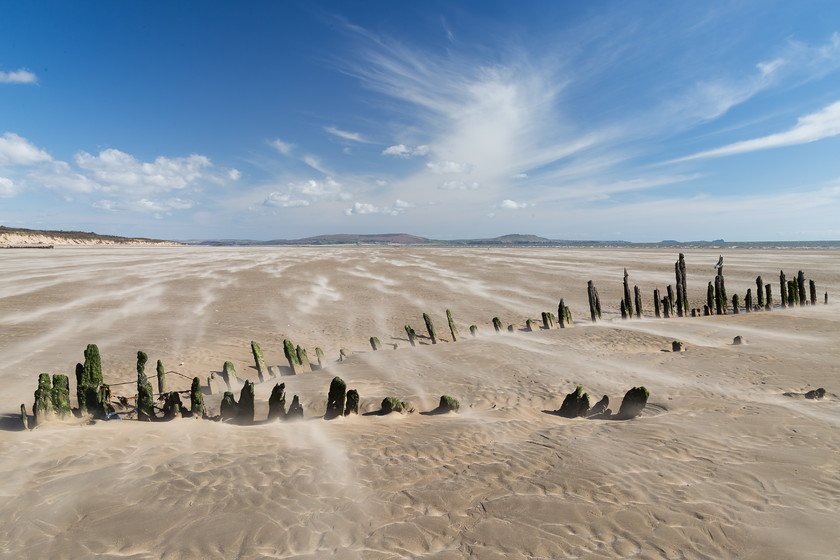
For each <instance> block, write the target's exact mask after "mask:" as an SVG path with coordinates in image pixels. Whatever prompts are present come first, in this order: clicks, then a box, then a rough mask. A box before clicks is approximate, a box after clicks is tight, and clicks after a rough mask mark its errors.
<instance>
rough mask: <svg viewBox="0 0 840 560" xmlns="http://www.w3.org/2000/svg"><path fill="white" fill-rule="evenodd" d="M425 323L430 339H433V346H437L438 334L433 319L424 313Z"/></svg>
mask: <svg viewBox="0 0 840 560" xmlns="http://www.w3.org/2000/svg"><path fill="white" fill-rule="evenodd" d="M423 321H424V322H425V323H426V331H427V332H428V333H429V338H430V339H432V344H437V333H436V332H435V326H434V324H432V318H431V317H429V314H428V313H423Z"/></svg>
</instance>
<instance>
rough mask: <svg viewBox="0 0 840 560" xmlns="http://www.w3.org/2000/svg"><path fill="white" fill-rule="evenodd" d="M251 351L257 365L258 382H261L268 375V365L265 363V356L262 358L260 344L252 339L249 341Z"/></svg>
mask: <svg viewBox="0 0 840 560" xmlns="http://www.w3.org/2000/svg"><path fill="white" fill-rule="evenodd" d="M251 353H252V354H253V355H254V363H255V364H256V366H257V376H259V378H260V383H262V382H263V381H265V379H266V377H268V375H269V373H268V367H267V366H266V365H265V358H263V353H262V349H261V348H260V345H259V344H258V343H256V342H254V341H253V340H252V341H251Z"/></svg>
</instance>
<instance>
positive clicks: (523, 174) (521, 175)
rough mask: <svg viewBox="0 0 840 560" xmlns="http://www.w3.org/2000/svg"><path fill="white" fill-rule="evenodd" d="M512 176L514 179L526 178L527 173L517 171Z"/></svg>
mask: <svg viewBox="0 0 840 560" xmlns="http://www.w3.org/2000/svg"><path fill="white" fill-rule="evenodd" d="M513 178H514V179H527V178H528V174H527V173H517V174H516V175H514V176H513Z"/></svg>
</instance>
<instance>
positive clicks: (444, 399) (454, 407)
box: [437, 395, 461, 412]
mask: <svg viewBox="0 0 840 560" xmlns="http://www.w3.org/2000/svg"><path fill="white" fill-rule="evenodd" d="M437 409H438V411H440V412H458V411H459V410H460V409H461V403H460V402H458V399H453V398H452V397H450V396H449V395H441V396H440V403H439V404H438V407H437Z"/></svg>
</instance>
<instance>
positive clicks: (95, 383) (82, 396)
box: [76, 344, 105, 417]
mask: <svg viewBox="0 0 840 560" xmlns="http://www.w3.org/2000/svg"><path fill="white" fill-rule="evenodd" d="M84 354H85V363H84V365H83V366H81V367H80V366H79V365H77V366H76V399H77V400H78V401H79V411H80V412H81V413H82V414H86V413H91V414H93V415H94V416H95V417H102V416H104V415H105V411H104V409H103V407H102V403H101V402H99V398H98V397H99V393H98V391H99V386H100V385H101V384H102V361H101V359H100V357H99V347H97V346H96V344H88V345H87V348H85V352H84Z"/></svg>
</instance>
